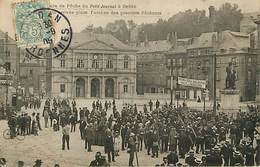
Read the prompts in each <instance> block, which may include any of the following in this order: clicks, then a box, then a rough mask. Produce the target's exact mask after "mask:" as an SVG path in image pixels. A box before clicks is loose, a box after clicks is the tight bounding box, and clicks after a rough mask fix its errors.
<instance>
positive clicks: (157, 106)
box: [155, 99, 160, 108]
mask: <svg viewBox="0 0 260 167" xmlns="http://www.w3.org/2000/svg"><path fill="white" fill-rule="evenodd" d="M155 106H156V108H159V107H160V102H159V100H158V99H157V100H156V103H155Z"/></svg>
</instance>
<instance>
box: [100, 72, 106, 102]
mask: <svg viewBox="0 0 260 167" xmlns="http://www.w3.org/2000/svg"><path fill="white" fill-rule="evenodd" d="M100 88H101V98H102V99H103V98H105V77H102V79H101V86H100Z"/></svg>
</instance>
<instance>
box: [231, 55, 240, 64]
mask: <svg viewBox="0 0 260 167" xmlns="http://www.w3.org/2000/svg"><path fill="white" fill-rule="evenodd" d="M231 62H232V64H233V65H234V66H239V60H238V58H237V57H233V58H232V59H231Z"/></svg>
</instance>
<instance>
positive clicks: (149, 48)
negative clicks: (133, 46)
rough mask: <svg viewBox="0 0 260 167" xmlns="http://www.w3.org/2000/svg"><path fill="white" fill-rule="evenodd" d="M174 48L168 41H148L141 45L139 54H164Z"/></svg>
mask: <svg viewBox="0 0 260 167" xmlns="http://www.w3.org/2000/svg"><path fill="white" fill-rule="evenodd" d="M171 47H172V44H171V43H170V42H169V41H167V40H158V41H148V42H147V44H145V42H142V43H141V46H139V47H137V48H138V50H139V51H138V53H152V52H164V51H168V50H169V49H170V48H171Z"/></svg>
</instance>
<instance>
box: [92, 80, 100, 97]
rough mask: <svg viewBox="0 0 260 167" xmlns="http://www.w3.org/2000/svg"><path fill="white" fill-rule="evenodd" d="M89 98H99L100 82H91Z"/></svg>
mask: <svg viewBox="0 0 260 167" xmlns="http://www.w3.org/2000/svg"><path fill="white" fill-rule="evenodd" d="M91 97H100V81H99V79H97V78H94V79H92V80H91Z"/></svg>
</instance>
